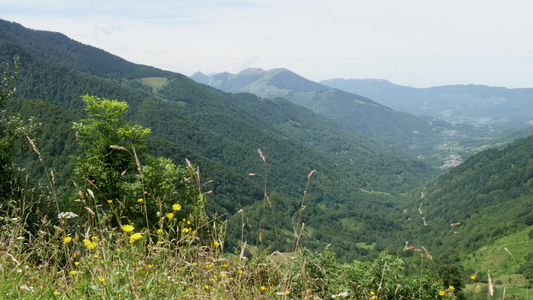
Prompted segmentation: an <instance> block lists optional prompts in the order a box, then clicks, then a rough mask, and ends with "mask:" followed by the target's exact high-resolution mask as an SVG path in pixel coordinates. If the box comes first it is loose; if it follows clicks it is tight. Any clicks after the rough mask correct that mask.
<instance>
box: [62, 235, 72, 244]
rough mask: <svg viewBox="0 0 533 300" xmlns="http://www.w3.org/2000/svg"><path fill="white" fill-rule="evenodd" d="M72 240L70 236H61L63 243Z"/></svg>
mask: <svg viewBox="0 0 533 300" xmlns="http://www.w3.org/2000/svg"><path fill="white" fill-rule="evenodd" d="M70 242H72V238H71V237H70V236H66V237H64V238H63V243H65V244H68V243H70Z"/></svg>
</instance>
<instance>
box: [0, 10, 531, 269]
mask: <svg viewBox="0 0 533 300" xmlns="http://www.w3.org/2000/svg"><path fill="white" fill-rule="evenodd" d="M14 56H19V57H20V62H21V64H20V70H19V71H20V73H19V78H18V82H17V93H16V98H15V99H13V101H12V102H11V103H9V104H8V111H9V112H10V113H11V114H19V115H20V116H21V118H23V119H24V118H29V117H30V116H35V117H36V118H37V120H38V121H39V122H41V123H42V125H41V127H40V128H39V130H38V132H37V138H38V144H37V147H38V148H39V149H40V150H41V153H42V156H43V158H44V161H45V162H46V164H47V165H48V166H49V167H50V168H51V169H52V170H53V172H54V174H56V181H57V186H58V190H59V191H60V196H63V197H64V198H65V200H64V201H67V199H66V198H67V197H66V196H65V195H68V190H69V184H70V182H69V177H70V175H71V174H72V169H71V166H72V157H75V156H76V154H77V151H78V150H77V149H76V141H75V132H74V131H73V129H72V127H71V124H72V122H73V121H76V120H79V119H81V118H83V117H84V110H83V102H82V101H81V99H80V96H81V95H86V94H91V95H96V96H98V97H102V98H109V99H118V100H121V101H127V102H128V103H129V106H130V109H129V111H128V113H127V114H126V118H127V119H128V120H129V121H130V122H132V123H136V124H141V125H142V126H146V127H150V128H151V129H152V136H151V137H150V138H149V139H148V147H149V149H150V150H151V151H152V153H154V154H155V155H158V156H165V157H169V158H172V159H173V160H174V161H175V162H176V163H177V164H184V162H185V158H188V159H189V160H190V161H192V162H193V163H194V164H195V165H197V166H199V168H200V170H201V174H202V178H203V179H202V182H205V183H206V187H205V188H206V189H209V190H211V191H212V193H211V194H209V196H208V202H209V213H210V214H213V215H214V214H218V215H225V214H226V213H227V215H226V216H227V218H226V220H227V236H226V238H227V249H229V250H228V251H229V252H231V251H233V250H234V248H235V249H237V248H238V241H239V240H240V237H241V228H242V227H241V225H242V224H241V220H242V219H241V217H243V215H240V214H239V213H237V212H238V211H239V210H240V209H242V210H243V212H244V214H245V216H246V218H248V221H249V222H250V223H249V224H251V226H250V236H251V237H250V240H248V242H249V243H250V244H252V245H254V246H259V244H260V243H259V236H260V234H261V235H262V237H263V240H262V241H264V242H265V244H267V246H268V247H270V250H271V251H273V250H280V251H287V250H288V249H290V241H292V239H293V237H294V226H295V223H294V222H295V216H296V218H297V214H298V211H299V208H300V203H301V202H300V201H302V195H303V191H304V189H305V186H306V182H307V180H308V178H309V177H308V176H309V174H310V173H311V172H312V171H313V170H316V173H314V174H315V175H313V177H311V184H310V187H309V190H307V191H306V193H305V195H306V196H305V197H306V198H305V200H306V202H305V210H303V217H302V220H303V222H304V223H305V240H304V241H302V243H303V245H304V246H305V247H308V248H311V249H324V247H326V246H327V245H328V244H331V246H330V249H331V250H333V251H334V252H335V253H337V255H338V256H339V257H340V258H341V259H342V260H343V261H350V260H353V259H361V258H362V257H364V256H365V255H368V254H370V253H372V252H376V251H382V250H389V251H391V253H396V254H398V255H404V256H407V254H404V252H403V250H402V249H403V247H404V245H405V241H406V240H408V241H409V242H410V243H413V244H417V245H425V246H427V248H428V250H429V251H430V252H432V253H434V254H435V259H436V260H438V261H439V262H448V261H450V260H451V256H452V255H450V253H451V252H453V259H456V260H458V261H460V260H461V259H463V258H465V257H467V256H468V255H470V252H472V251H478V250H480V249H482V248H483V247H485V246H487V245H489V244H491V243H494V242H496V241H498V240H499V239H502V238H505V237H506V236H508V235H509V234H517V233H519V232H522V231H525V230H533V227H531V226H533V224H532V218H533V217H532V215H531V209H530V208H531V207H530V206H531V203H532V202H531V200H532V195H531V191H532V188H531V187H532V182H533V179H532V178H533V173H532V169H531V166H532V165H533V161H532V159H533V158H532V157H531V153H533V150H532V149H531V147H532V146H531V145H532V138H531V137H529V138H522V139H518V140H517V141H516V142H514V143H512V144H510V145H508V146H506V145H507V144H508V142H509V141H511V140H514V139H515V138H519V137H523V136H526V135H531V134H532V132H531V127H528V128H526V129H522V130H521V131H513V132H506V133H503V134H502V135H499V136H496V135H495V134H494V131H495V128H490V129H486V128H476V127H474V126H471V125H468V124H454V125H452V124H449V123H447V122H445V121H441V120H438V119H434V118H430V117H420V116H415V115H411V114H408V113H406V112H398V111H396V110H393V109H391V108H389V107H387V106H385V105H384V104H383V103H382V104H379V103H378V102H376V101H374V100H376V99H374V100H371V99H369V98H366V97H363V96H359V95H356V94H351V93H348V92H345V91H342V90H340V89H335V88H330V87H327V86H325V85H323V84H320V83H316V82H312V81H309V80H306V79H305V78H303V77H301V76H298V75H297V74H295V73H293V72H291V71H288V70H286V69H276V70H270V71H263V70H260V69H250V70H246V71H243V72H244V73H243V74H236V75H232V74H229V73H222V74H217V75H210V76H206V75H203V74H199V73H197V74H195V75H194V76H193V79H195V80H196V81H198V82H200V83H198V82H195V81H194V80H192V79H190V78H188V77H187V76H184V75H182V74H179V73H175V72H170V71H164V70H160V69H157V68H153V67H150V66H143V65H138V64H135V63H132V62H128V61H126V60H124V59H122V58H120V57H117V56H114V55H112V54H110V53H107V52H105V51H103V50H100V49H97V48H94V47H91V46H88V45H83V44H81V43H78V42H76V41H73V40H71V39H69V38H68V37H66V36H65V35H63V34H60V33H53V32H45V31H39V30H31V29H27V28H25V27H23V26H22V25H20V24H17V23H13V22H9V21H3V20H0V61H1V62H3V63H10V62H12V61H13V57H14ZM254 94H257V95H254ZM491 131H492V132H493V133H492V134H490V135H489V133H490V132H491ZM495 144H498V146H500V148H501V149H496V148H491V149H487V150H484V151H481V152H479V151H480V150H481V149H486V148H488V147H489V146H490V145H495ZM443 145H445V146H443ZM460 145H462V148H461V149H458V148H460V147H459V146H460ZM258 149H260V150H261V152H262V153H264V156H265V161H263V160H262V159H261V157H260V156H259V154H258ZM465 149H466V150H465ZM467 150H468V151H467ZM460 151H463V152H461V153H465V155H464V162H463V163H462V164H460V165H459V166H457V167H454V168H450V169H445V170H443V169H440V168H437V167H436V166H438V165H439V164H435V163H433V162H434V161H437V160H438V161H440V162H442V161H444V160H445V158H446V157H448V156H449V155H451V154H454V153H459V152H460ZM474 152H479V153H477V154H474ZM17 154H18V156H17V157H16V159H15V163H16V164H17V165H18V166H19V167H21V168H25V171H26V172H28V173H30V174H31V175H32V178H34V180H35V181H36V183H35V186H37V187H39V186H40V185H39V179H43V178H45V177H46V174H44V169H43V167H42V164H41V163H40V162H39V160H38V158H37V157H35V155H33V154H32V153H24V152H22V153H17ZM439 155H440V158H439V159H437V158H436V157H437V156H439ZM467 156H468V157H469V158H466V157H467ZM424 157H425V158H424ZM264 163H265V164H264ZM250 173H254V174H256V175H257V176H249V174H250ZM267 175H268V176H267ZM267 179H268V180H267ZM211 180H212V182H210V181H211ZM41 182H43V180H41ZM265 182H266V183H267V193H268V195H269V197H270V200H271V207H270V208H269V209H268V211H267V212H266V213H265V202H264V201H263V200H264V197H265ZM421 195H423V196H421ZM262 218H266V219H267V222H266V224H265V225H264V227H263V228H260V226H259V224H261V219H262ZM450 223H461V224H462V225H461V226H463V227H459V229H457V231H458V232H460V233H461V235H460V236H458V235H457V234H455V233H454V232H453V231H455V230H453V231H452V230H450V227H449V224H450ZM462 228H464V230H463V229H462ZM452 229H453V228H452ZM278 231H279V233H278ZM332 233H334V234H332ZM523 245H527V243H525V242H524V243H523ZM267 246H265V249H266V248H267ZM513 246H516V247H517V248H518V247H520V245H513ZM452 250H453V251H452ZM529 251H530V250H529ZM524 253H526V254H527V253H528V252H527V250H524ZM524 257H525V255H524ZM524 257H520V258H518V259H517V261H518V262H520V261H523V259H524Z"/></svg>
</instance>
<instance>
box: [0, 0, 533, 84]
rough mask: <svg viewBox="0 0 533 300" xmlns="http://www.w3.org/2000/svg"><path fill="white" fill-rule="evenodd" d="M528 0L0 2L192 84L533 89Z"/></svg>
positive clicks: (30, 19) (15, 14) (6, 11)
mask: <svg viewBox="0 0 533 300" xmlns="http://www.w3.org/2000/svg"><path fill="white" fill-rule="evenodd" d="M532 11H533V1H530V0H506V1H502V0H446V1H443V0H416V1H415V0H326V1H314V0H305V1H303V0H218V1H217V0H173V1H166V0H151V1H146V0H143V1H141V0H128V1H124V0H111V1H110V0H105V1H103V0H92V1H80V0H68V1H67V0H64V1H60V0H47V1H42V0H28V1H25V0H0V19H4V20H8V21H13V22H16V23H19V24H21V25H23V26H25V27H27V28H32V29H37V30H47V31H56V32H61V33H63V34H65V35H67V36H68V37H70V38H72V39H74V40H77V41H79V42H82V43H84V44H88V45H91V46H95V47H97V48H100V49H103V50H106V51H108V52H110V53H112V54H115V55H118V56H120V57H122V58H125V59H127V60H129V61H131V62H134V63H139V64H144V65H150V66H154V67H158V68H161V69H165V70H170V71H174V72H179V73H182V74H185V75H188V76H190V75H192V74H193V73H194V72H197V71H200V72H202V73H204V74H210V73H219V72H225V71H227V72H230V73H238V72H240V71H242V70H243V69H245V68H249V67H254V68H262V69H265V70H268V69H273V68H286V69H289V70H291V71H293V72H295V73H297V74H299V75H301V76H303V77H305V78H307V79H310V80H313V81H321V80H326V79H331V78H347V79H348V78H358V79H360V78H377V79H386V80H389V81H391V82H393V83H395V84H400V85H406V86H413V87H429V86H439V85H449V84H483V85H492V86H504V87H508V88H521V87H533V34H532V33H531V30H533V17H531V12H532Z"/></svg>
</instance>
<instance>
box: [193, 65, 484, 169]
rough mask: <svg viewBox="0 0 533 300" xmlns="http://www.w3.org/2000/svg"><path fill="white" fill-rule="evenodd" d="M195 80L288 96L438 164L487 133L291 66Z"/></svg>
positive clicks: (462, 152)
mask: <svg viewBox="0 0 533 300" xmlns="http://www.w3.org/2000/svg"><path fill="white" fill-rule="evenodd" d="M191 78H193V79H196V80H198V82H200V83H204V84H207V85H209V86H212V87H215V88H219V89H222V90H224V91H226V92H247V93H253V94H255V95H258V96H260V97H265V98H269V99H272V98H275V97H283V98H286V99H288V100H289V101H291V102H293V103H295V104H298V105H301V106H304V107H307V108H309V109H311V110H312V111H314V112H315V113H318V114H320V115H323V116H326V117H329V118H331V119H333V120H335V121H337V122H339V123H343V124H345V125H348V126H350V127H351V128H353V129H356V130H358V131H362V132H364V133H366V134H370V135H372V136H375V137H378V138H380V139H382V140H384V141H387V143H389V144H393V143H398V144H400V145H402V146H403V147H404V149H405V147H407V149H408V150H405V151H407V153H410V155H411V156H410V157H417V158H418V159H420V160H423V161H425V162H426V163H429V164H431V165H433V166H442V167H448V165H450V164H449V162H450V161H453V160H454V157H468V156H470V155H472V154H473V152H471V151H469V150H468V149H462V148H461V149H459V148H453V149H452V148H449V147H448V146H447V145H451V144H455V143H457V142H459V141H460V140H463V139H465V138H483V137H487V135H488V131H487V130H486V129H485V128H474V127H472V126H469V125H465V124H457V125H452V124H449V123H446V122H444V121H440V120H438V119H434V118H431V117H418V116H414V115H411V114H408V113H404V112H399V111H395V110H393V109H390V108H388V107H386V106H383V105H381V104H378V103H377V102H375V101H373V100H370V99H368V98H365V97H363V96H359V95H356V94H351V93H348V92H345V91H342V90H340V89H336V88H330V87H328V86H326V85H323V84H320V83H317V82H313V81H310V80H307V79H305V78H303V77H301V76H299V75H297V74H295V73H293V72H291V71H289V70H286V69H274V70H268V71H265V70H262V69H257V68H250V69H246V70H243V71H242V72H240V73H238V74H230V73H227V72H225V73H219V74H212V75H209V76H207V75H204V74H201V73H195V74H194V75H193V76H192V77H191Z"/></svg>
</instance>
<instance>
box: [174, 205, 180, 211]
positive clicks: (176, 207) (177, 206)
mask: <svg viewBox="0 0 533 300" xmlns="http://www.w3.org/2000/svg"><path fill="white" fill-rule="evenodd" d="M172 210H175V211H180V210H181V205H179V204H174V205H172Z"/></svg>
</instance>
